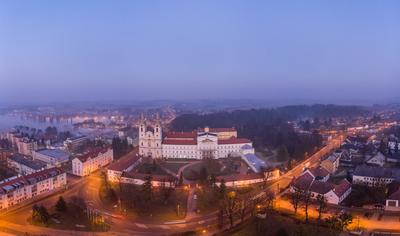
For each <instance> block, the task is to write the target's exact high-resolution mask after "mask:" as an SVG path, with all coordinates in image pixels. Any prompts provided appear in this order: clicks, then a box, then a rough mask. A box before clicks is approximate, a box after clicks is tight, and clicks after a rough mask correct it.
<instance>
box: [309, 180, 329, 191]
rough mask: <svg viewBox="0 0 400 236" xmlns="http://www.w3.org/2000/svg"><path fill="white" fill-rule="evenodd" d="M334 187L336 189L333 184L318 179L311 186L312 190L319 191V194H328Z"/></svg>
mask: <svg viewBox="0 0 400 236" xmlns="http://www.w3.org/2000/svg"><path fill="white" fill-rule="evenodd" d="M332 189H334V186H333V184H331V183H327V182H322V181H318V180H316V181H314V182H313V183H312V184H311V187H310V191H311V192H313V193H318V194H326V193H328V192H329V191H331V190H332Z"/></svg>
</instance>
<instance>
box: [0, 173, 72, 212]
mask: <svg viewBox="0 0 400 236" xmlns="http://www.w3.org/2000/svg"><path fill="white" fill-rule="evenodd" d="M66 184H67V175H66V173H65V172H63V171H62V170H60V169H58V168H51V169H46V170H43V171H39V172H36V173H33V174H30V175H26V176H19V177H14V178H10V179H7V180H4V181H2V182H0V210H3V209H7V208H9V207H11V206H14V205H16V204H19V203H22V202H24V201H26V200H28V199H31V198H33V197H35V196H38V195H42V194H46V193H49V192H51V191H54V190H57V189H61V188H64V187H65V186H66Z"/></svg>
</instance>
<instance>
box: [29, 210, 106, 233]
mask: <svg viewBox="0 0 400 236" xmlns="http://www.w3.org/2000/svg"><path fill="white" fill-rule="evenodd" d="M49 213H50V215H51V219H50V220H49V221H48V222H47V224H43V223H39V222H34V221H32V219H31V218H29V219H28V222H30V223H31V224H33V225H37V226H41V227H48V228H54V229H61V230H76V231H90V232H104V231H108V230H109V228H110V227H109V225H107V224H106V223H104V218H103V219H101V217H97V219H98V220H97V222H98V223H96V224H94V223H93V222H94V221H91V220H89V219H88V217H86V215H77V214H76V211H74V210H73V209H71V210H68V211H66V212H56V211H55V210H54V209H50V210H49ZM100 222H102V223H100Z"/></svg>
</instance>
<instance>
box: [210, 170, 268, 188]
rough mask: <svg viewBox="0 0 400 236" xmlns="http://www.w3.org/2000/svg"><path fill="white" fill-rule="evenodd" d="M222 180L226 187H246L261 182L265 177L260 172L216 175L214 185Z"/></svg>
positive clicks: (219, 183)
mask: <svg viewBox="0 0 400 236" xmlns="http://www.w3.org/2000/svg"><path fill="white" fill-rule="evenodd" d="M222 180H223V181H224V182H225V186H227V187H246V186H249V185H251V184H257V183H262V182H264V181H265V177H264V176H263V175H262V174H257V173H250V174H245V175H244V174H236V175H221V176H217V177H216V185H217V186H220V185H221V182H222Z"/></svg>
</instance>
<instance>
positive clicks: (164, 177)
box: [122, 171, 176, 182]
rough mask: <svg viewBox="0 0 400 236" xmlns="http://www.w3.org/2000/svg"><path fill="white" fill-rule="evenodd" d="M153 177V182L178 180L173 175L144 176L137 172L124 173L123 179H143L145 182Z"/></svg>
mask: <svg viewBox="0 0 400 236" xmlns="http://www.w3.org/2000/svg"><path fill="white" fill-rule="evenodd" d="M148 176H151V180H152V181H165V182H168V181H170V180H175V179H176V178H175V177H174V176H172V175H155V174H142V173H138V172H135V171H129V172H124V173H123V174H122V177H125V178H131V179H141V180H144V179H145V178H146V177H148Z"/></svg>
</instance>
